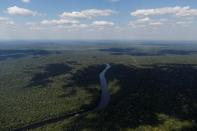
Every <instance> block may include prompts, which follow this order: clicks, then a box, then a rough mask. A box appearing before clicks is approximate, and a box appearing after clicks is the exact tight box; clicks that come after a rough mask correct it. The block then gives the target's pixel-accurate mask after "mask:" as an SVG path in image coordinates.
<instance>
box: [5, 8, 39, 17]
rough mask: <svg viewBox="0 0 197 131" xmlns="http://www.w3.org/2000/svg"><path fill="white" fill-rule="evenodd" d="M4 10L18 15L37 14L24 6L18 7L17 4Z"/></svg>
mask: <svg viewBox="0 0 197 131" xmlns="http://www.w3.org/2000/svg"><path fill="white" fill-rule="evenodd" d="M6 12H7V13H8V14H10V15H19V16H35V15H37V14H38V13H37V12H35V11H31V10H29V9H25V8H20V7H18V6H12V7H8V8H7V10H6Z"/></svg>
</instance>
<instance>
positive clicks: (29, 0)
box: [21, 0, 31, 3]
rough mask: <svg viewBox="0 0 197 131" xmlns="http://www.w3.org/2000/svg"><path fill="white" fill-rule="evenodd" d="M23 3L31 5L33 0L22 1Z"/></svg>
mask: <svg viewBox="0 0 197 131" xmlns="http://www.w3.org/2000/svg"><path fill="white" fill-rule="evenodd" d="M21 1H22V2H23V3H30V2H31V0H21Z"/></svg>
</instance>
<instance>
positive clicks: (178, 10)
mask: <svg viewBox="0 0 197 131" xmlns="http://www.w3.org/2000/svg"><path fill="white" fill-rule="evenodd" d="M131 15H132V16H136V17H147V16H158V15H175V16H180V17H181V16H197V9H192V8H190V7H189V6H184V7H180V6H175V7H163V8H155V9H140V10H136V11H134V12H131Z"/></svg>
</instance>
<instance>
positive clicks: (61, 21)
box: [41, 19, 79, 25]
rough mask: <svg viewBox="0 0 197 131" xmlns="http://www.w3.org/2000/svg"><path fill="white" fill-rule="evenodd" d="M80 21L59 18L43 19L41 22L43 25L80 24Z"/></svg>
mask: <svg viewBox="0 0 197 131" xmlns="http://www.w3.org/2000/svg"><path fill="white" fill-rule="evenodd" d="M78 23H79V21H77V20H66V19H59V20H55V19H54V20H43V21H41V24H43V25H65V24H78Z"/></svg>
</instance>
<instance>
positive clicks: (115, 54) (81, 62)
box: [0, 41, 197, 131]
mask: <svg viewBox="0 0 197 131" xmlns="http://www.w3.org/2000/svg"><path fill="white" fill-rule="evenodd" d="M23 43H24V44H23ZM34 43H35V42H30V43H28V44H25V42H24V41H23V42H21V44H20V42H17V44H16V43H15V44H13V43H9V44H8V43H4V44H2V46H1V47H0V108H1V109H0V130H3V131H4V130H5V131H6V130H10V129H11V130H13V129H16V128H20V127H23V126H26V125H29V124H32V123H36V122H41V121H45V120H48V119H51V118H56V117H58V116H62V115H64V114H66V113H73V112H78V111H83V110H84V111H85V110H88V109H89V108H90V107H92V108H94V107H95V105H96V104H97V103H98V101H99V96H100V85H99V78H98V75H99V73H100V71H102V69H103V68H104V66H103V65H104V64H106V63H110V64H111V66H112V68H111V69H110V70H109V72H108V73H107V79H108V82H109V88H110V92H111V101H110V104H109V106H108V107H107V108H106V109H103V110H101V111H98V112H91V113H88V114H84V115H79V116H73V117H68V118H66V119H65V120H63V121H59V122H56V123H52V124H45V125H44V126H42V127H40V128H36V129H32V130H51V131H53V130H137V131H138V130H139V131H141V130H148V131H149V130H150V131H152V130H162V131H166V130H195V129H196V121H197V113H196V110H197V88H196V79H197V68H196V67H197V45H195V44H196V43H195V42H167V41H166V42H165V41H147V42H141V41H135V42H129V41H96V42H95V41H92V42H91V41H81V42H79V41H78V42H74V41H71V42H68V43H66V44H65V43H64V42H63V41H62V42H59V43H57V44H54V43H55V42H50V43H49V42H43V43H42V44H39V42H38V44H34Z"/></svg>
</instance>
